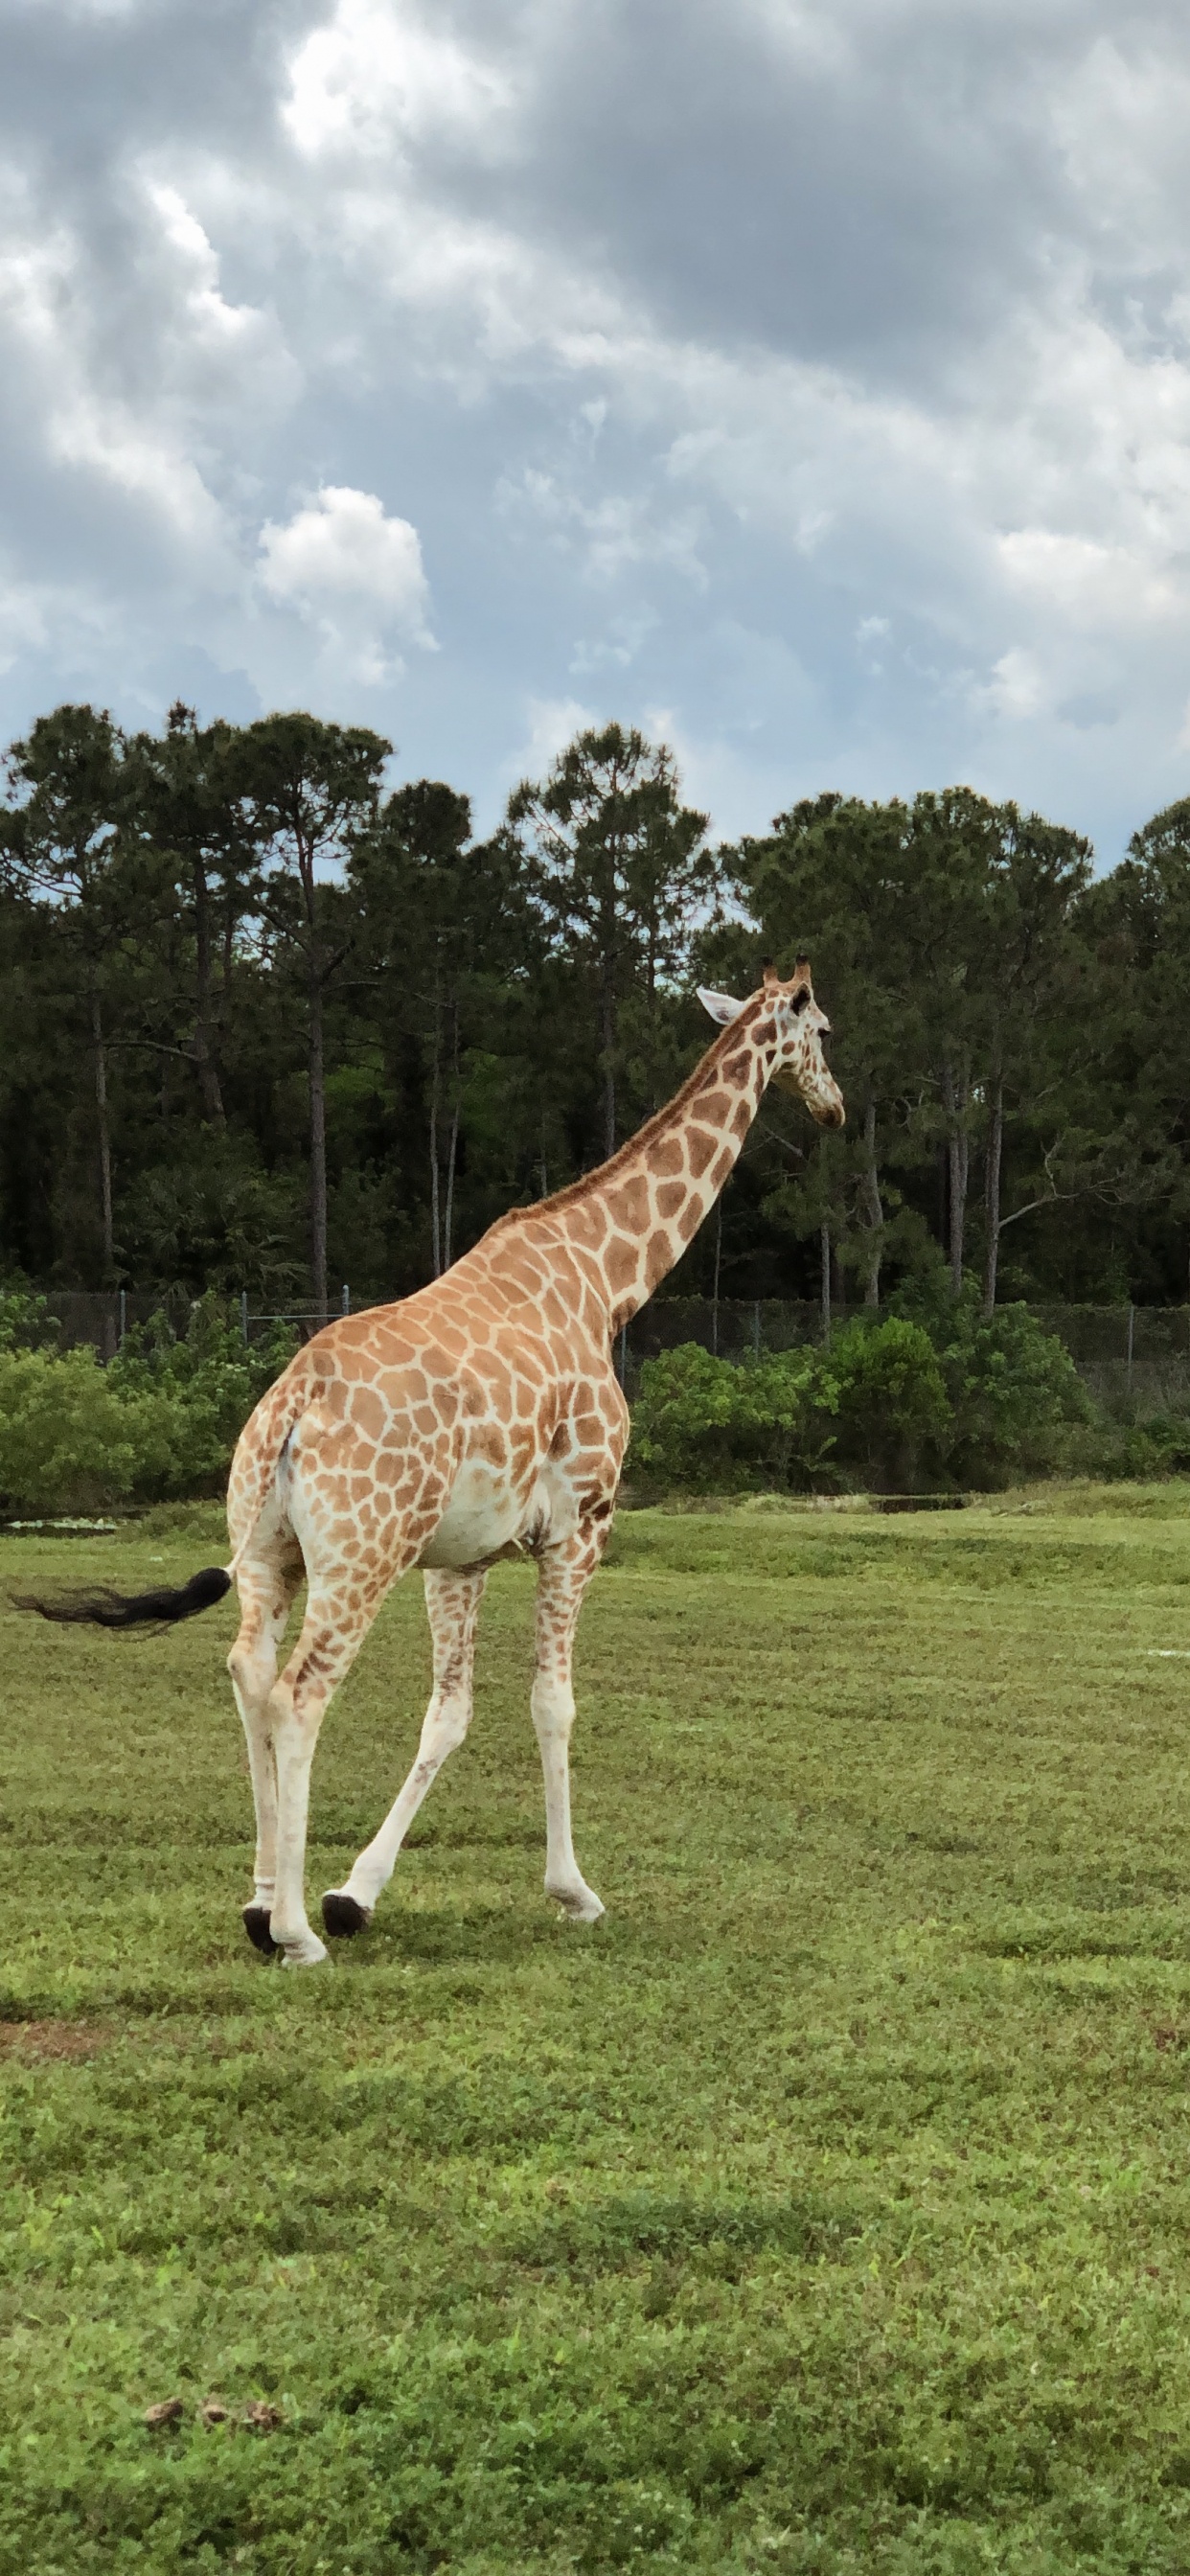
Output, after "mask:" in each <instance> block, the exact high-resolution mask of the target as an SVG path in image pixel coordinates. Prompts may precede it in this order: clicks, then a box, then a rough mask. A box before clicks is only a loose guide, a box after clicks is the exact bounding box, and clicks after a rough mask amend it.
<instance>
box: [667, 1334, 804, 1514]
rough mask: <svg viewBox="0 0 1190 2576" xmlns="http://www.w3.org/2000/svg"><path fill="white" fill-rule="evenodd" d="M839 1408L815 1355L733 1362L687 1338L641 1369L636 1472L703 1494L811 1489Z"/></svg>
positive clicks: (792, 1353) (787, 1354) (801, 1352)
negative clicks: (759, 1488) (833, 1411)
mask: <svg viewBox="0 0 1190 2576" xmlns="http://www.w3.org/2000/svg"><path fill="white" fill-rule="evenodd" d="M831 1409H832V1404H831V1395H830V1391H829V1389H824V1386H823V1381H822V1372H821V1365H820V1355H819V1353H818V1352H817V1351H814V1350H811V1349H800V1350H792V1351H780V1352H776V1353H773V1354H771V1355H769V1356H766V1357H765V1358H762V1359H758V1360H753V1359H747V1360H744V1361H743V1362H741V1364H740V1365H739V1366H738V1367H733V1366H732V1365H731V1363H730V1362H729V1361H727V1360H718V1359H713V1358H712V1356H711V1353H710V1352H709V1351H705V1350H704V1349H703V1348H702V1345H701V1343H699V1342H683V1343H682V1344H681V1345H680V1346H679V1348H678V1349H677V1350H673V1351H665V1352H663V1353H662V1355H661V1357H660V1358H659V1359H655V1360H646V1361H645V1363H644V1366H643V1368H642V1370H641V1382H640V1393H639V1395H638V1397H637V1400H636V1404H635V1406H634V1407H633V1414H632V1452H631V1472H632V1473H633V1474H640V1473H642V1472H643V1474H644V1475H645V1477H646V1478H647V1479H648V1480H649V1481H650V1482H652V1483H655V1484H657V1485H660V1486H666V1485H684V1486H688V1487H690V1488H691V1489H692V1490H695V1491H704V1492H705V1491H711V1490H713V1491H715V1492H719V1493H732V1492H739V1491H741V1490H744V1489H746V1488H748V1487H750V1486H752V1487H755V1486H766V1485H767V1486H777V1487H782V1486H786V1485H789V1484H791V1483H792V1484H796V1485H805V1484H807V1483H808V1482H809V1481H810V1479H811V1477H812V1476H813V1475H814V1474H815V1473H816V1472H817V1471H818V1470H819V1469H820V1468H821V1466H822V1464H823V1461H824V1459H825V1457H826V1454H827V1452H828V1451H829V1449H830V1447H831V1432H830V1423H829V1418H828V1417H829V1414H830V1411H831Z"/></svg>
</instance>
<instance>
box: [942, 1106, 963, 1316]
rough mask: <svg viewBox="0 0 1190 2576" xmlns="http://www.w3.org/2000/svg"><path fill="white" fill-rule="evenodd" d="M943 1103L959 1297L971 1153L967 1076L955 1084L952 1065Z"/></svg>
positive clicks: (953, 1279)
mask: <svg viewBox="0 0 1190 2576" xmlns="http://www.w3.org/2000/svg"><path fill="white" fill-rule="evenodd" d="M942 1100H943V1105H944V1107H945V1110H946V1181H947V1190H946V1198H947V1232H948V1237H949V1241H948V1245H947V1249H948V1252H949V1255H950V1287H951V1295H952V1296H954V1297H958V1296H960V1295H961V1293H962V1287H963V1247H964V1241H965V1237H966V1230H967V1179H968V1162H969V1154H968V1144H967V1127H966V1108H967V1082H966V1076H965V1075H964V1076H963V1077H962V1078H961V1079H960V1080H958V1081H956V1079H955V1073H954V1067H953V1065H949V1064H948V1065H944V1067H943V1070H942Z"/></svg>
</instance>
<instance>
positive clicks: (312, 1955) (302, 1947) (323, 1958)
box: [281, 1930, 331, 1968]
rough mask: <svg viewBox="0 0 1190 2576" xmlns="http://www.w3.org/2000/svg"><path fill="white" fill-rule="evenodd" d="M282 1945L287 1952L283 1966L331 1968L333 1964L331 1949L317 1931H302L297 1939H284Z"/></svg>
mask: <svg viewBox="0 0 1190 2576" xmlns="http://www.w3.org/2000/svg"><path fill="white" fill-rule="evenodd" d="M281 1947H282V1949H283V1950H284V1952H285V1956H284V1958H283V1959H282V1961H281V1965H282V1967H283V1968H321V1967H322V1966H324V1965H325V1966H326V1967H328V1968H329V1966H330V1964H331V1954H330V1951H329V1950H328V1949H327V1946H326V1943H325V1941H320V1940H319V1938H318V1934H317V1933H316V1932H311V1931H309V1930H307V1931H305V1932H300V1933H299V1934H298V1937H297V1939H296V1941H283V1942H282V1944H281Z"/></svg>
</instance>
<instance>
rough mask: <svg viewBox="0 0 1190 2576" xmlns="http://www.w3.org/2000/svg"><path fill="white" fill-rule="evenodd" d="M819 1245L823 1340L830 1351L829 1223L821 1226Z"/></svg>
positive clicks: (826, 1348)
mask: <svg viewBox="0 0 1190 2576" xmlns="http://www.w3.org/2000/svg"><path fill="white" fill-rule="evenodd" d="M818 1247H819V1253H820V1256H821V1265H822V1266H821V1272H820V1276H821V1280H822V1341H823V1348H824V1349H825V1350H828V1351H829V1349H830V1346H831V1230H830V1227H829V1225H823V1226H820V1227H819V1229H818Z"/></svg>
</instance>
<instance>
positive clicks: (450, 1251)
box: [442, 1001, 459, 1270]
mask: <svg viewBox="0 0 1190 2576" xmlns="http://www.w3.org/2000/svg"><path fill="white" fill-rule="evenodd" d="M451 1026H452V1044H451V1055H452V1059H453V1060H452V1065H451V1074H452V1081H451V1089H452V1092H453V1095H454V1106H453V1108H452V1110H451V1114H450V1144H449V1145H448V1147H447V1152H446V1209H445V1213H444V1215H443V1219H442V1267H443V1269H444V1270H449V1268H450V1265H451V1262H452V1261H453V1260H454V1207H455V1165H456V1163H457V1161H458V1152H459V1006H458V1003H457V1001H456V1002H455V1004H454V1008H453V1016H452V1023H451Z"/></svg>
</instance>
